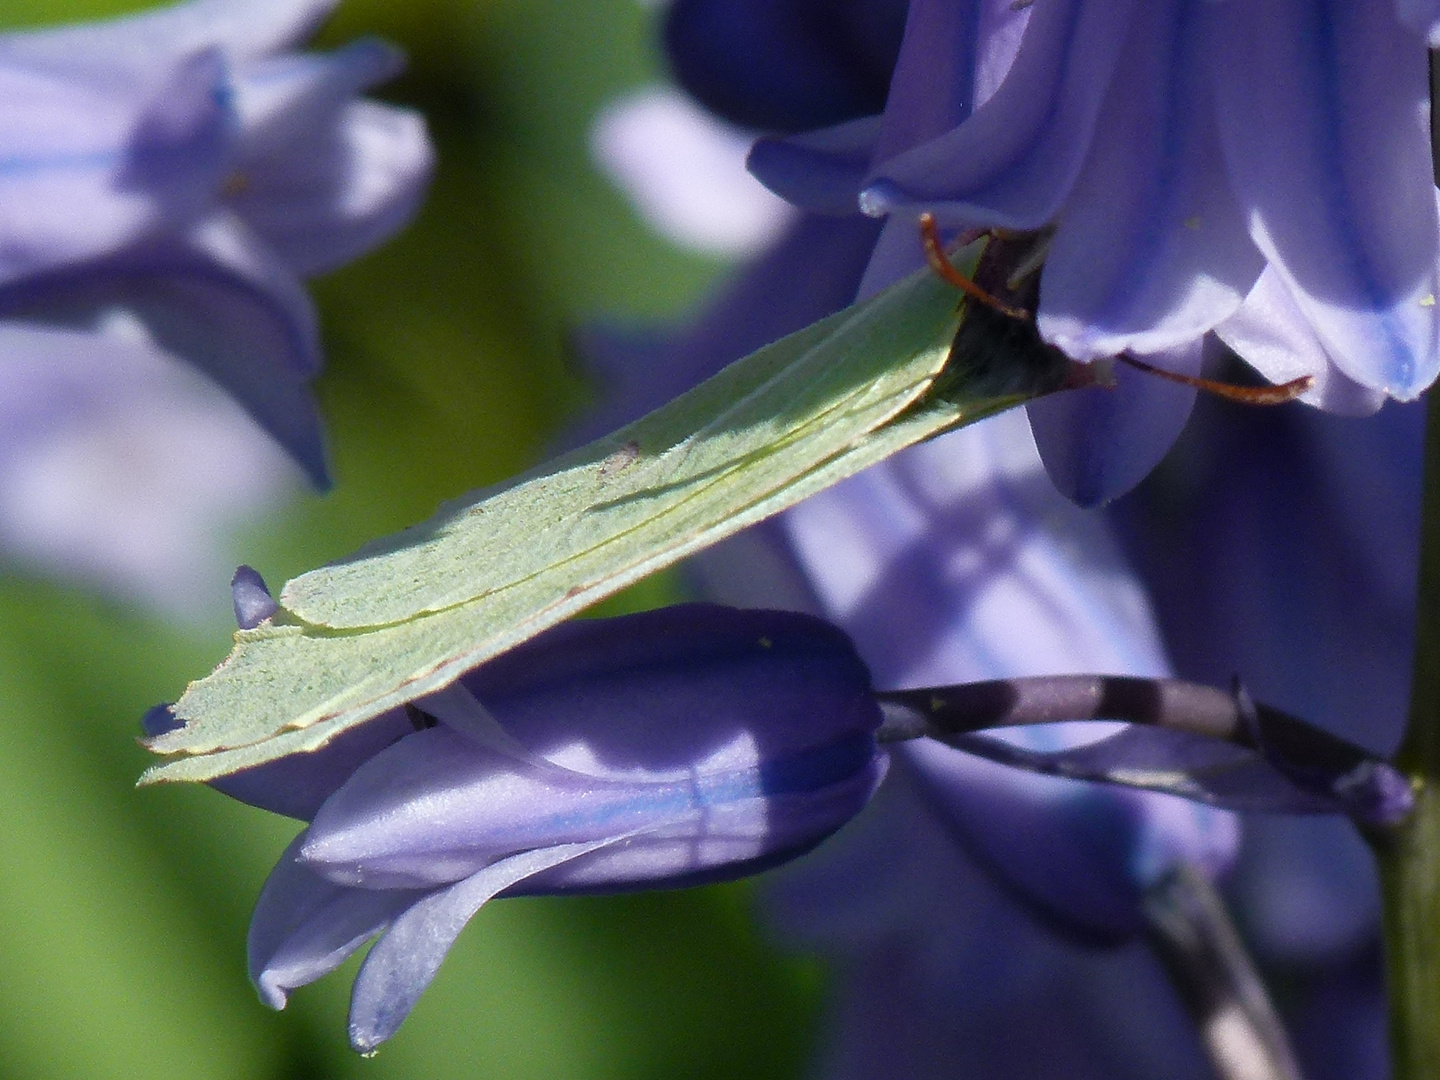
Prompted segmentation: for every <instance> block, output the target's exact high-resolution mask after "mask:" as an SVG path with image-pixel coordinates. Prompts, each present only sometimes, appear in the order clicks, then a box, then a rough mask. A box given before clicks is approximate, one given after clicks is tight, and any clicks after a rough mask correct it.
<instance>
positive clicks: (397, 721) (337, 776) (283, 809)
mask: <svg viewBox="0 0 1440 1080" xmlns="http://www.w3.org/2000/svg"><path fill="white" fill-rule="evenodd" d="M414 730H415V729H414V727H413V726H412V725H411V723H410V721H409V720H408V719H407V718H406V716H405V714H404V713H403V712H401V711H400V710H398V709H397V710H394V711H393V712H388V713H386V714H384V715H383V716H379V717H376V718H375V719H374V720H371V721H370V722H369V723H366V724H361V725H360V726H359V727H356V728H351V729H350V730H348V731H345V732H342V733H341V734H340V735H339V736H337V737H336V738H334V739H331V740H330V741H329V742H328V743H326V744H325V745H324V746H322V747H321V748H320V749H319V750H315V751H312V752H310V753H305V754H292V755H291V756H289V757H284V758H280V759H278V760H276V761H272V762H269V763H268V764H265V765H260V766H257V767H255V768H253V769H244V770H242V771H240V772H237V773H233V774H232V775H230V776H225V777H222V778H220V779H219V780H214V781H212V782H211V784H210V786H211V787H213V788H215V789H216V790H217V791H222V792H224V793H225V794H226V795H229V796H230V797H231V798H232V799H238V800H239V801H240V802H243V803H248V804H249V805H251V806H258V807H259V808H260V809H262V810H269V811H270V812H271V813H272V814H284V815H285V816H286V817H292V818H298V819H299V820H301V821H309V820H310V819H311V818H313V817H314V816H315V814H316V812H317V811H318V810H319V809H320V807H321V805H322V804H323V803H324V802H325V800H326V799H328V798H329V797H330V796H331V795H333V794H334V793H335V792H336V790H337V789H339V787H340V785H342V784H343V783H345V781H346V780H348V779H350V777H351V775H352V774H353V773H354V772H355V770H356V769H358V768H359V767H360V766H361V765H362V764H363V763H364V762H366V761H368V760H369V759H370V758H372V757H374V756H375V755H376V754H378V753H380V752H381V751H382V750H384V749H385V748H386V747H387V746H389V745H391V744H392V743H394V742H396V741H397V740H399V739H401V738H403V737H404V736H406V735H410V734H413V733H414Z"/></svg>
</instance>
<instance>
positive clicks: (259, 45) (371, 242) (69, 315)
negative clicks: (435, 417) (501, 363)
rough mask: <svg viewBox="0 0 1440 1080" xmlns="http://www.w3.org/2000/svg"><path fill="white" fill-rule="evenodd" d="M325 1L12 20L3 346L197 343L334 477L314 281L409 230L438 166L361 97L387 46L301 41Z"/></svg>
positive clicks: (214, 366) (147, 347)
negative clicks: (326, 438) (82, 20)
mask: <svg viewBox="0 0 1440 1080" xmlns="http://www.w3.org/2000/svg"><path fill="white" fill-rule="evenodd" d="M333 3H334V0H261V2H258V3H257V2H253V0H191V2H189V3H182V4H178V5H175V6H173V7H169V8H164V9H161V10H158V11H154V12H149V13H146V14H142V15H137V16H133V17H129V18H124V19H117V20H114V21H110V22H99V23H91V24H84V25H76V26H65V27H59V28H55V29H45V30H38V31H27V32H17V33H10V34H5V35H0V87H3V93H4V97H5V102H6V108H5V114H4V118H3V120H0V327H3V329H4V349H3V353H0V355H3V356H4V357H6V358H12V357H23V356H25V355H27V354H28V353H30V352H34V351H42V352H45V353H48V354H56V353H60V354H64V355H73V356H74V357H76V358H77V362H83V363H88V364H90V365H92V366H93V367H94V368H95V369H96V370H103V369H104V368H105V367H106V365H107V364H109V363H111V356H112V353H113V354H117V355H118V356H119V358H120V359H119V360H117V361H115V362H116V363H122V362H123V361H124V360H125V358H126V355H127V352H134V351H136V350H139V351H140V352H142V353H147V354H150V355H154V356H157V357H159V358H161V362H165V363H174V362H175V361H176V360H180V361H183V362H185V363H188V364H190V365H193V367H194V368H196V369H198V370H199V371H200V372H202V373H203V374H204V375H206V376H207V377H208V378H210V379H212V380H213V381H214V382H216V383H218V384H219V385H220V386H221V387H223V388H224V389H225V390H226V391H227V392H228V393H229V394H230V395H232V396H233V397H234V399H235V400H236V401H238V402H239V403H240V404H241V405H242V406H243V407H244V408H245V409H246V410H247V411H248V412H249V414H250V415H251V416H252V417H253V418H254V419H255V421H256V422H257V423H259V424H260V425H261V426H262V427H263V428H264V429H265V430H266V431H268V432H269V433H270V434H271V435H272V436H273V437H274V438H275V439H276V440H277V441H278V442H279V443H280V444H281V445H282V446H284V447H285V449H286V450H287V451H288V452H289V453H290V454H291V455H293V456H294V458H295V459H296V461H298V462H299V463H300V465H301V466H302V467H303V468H304V469H305V471H306V472H307V473H308V474H309V475H310V477H311V478H312V480H314V481H315V482H316V483H318V484H321V485H324V484H325V483H326V482H327V476H326V465H325V452H324V445H323V439H322V435H321V428H320V421H319V418H318V415H317V413H316V408H315V403H314V400H313V398H312V396H311V394H310V390H309V385H308V384H309V382H310V380H311V379H312V378H314V376H315V374H316V372H317V370H318V369H319V366H320V350H319V340H318V332H317V325H316V317H315V311H314V308H313V305H312V304H311V301H310V299H309V297H308V296H307V295H306V293H305V290H304V288H303V285H302V279H303V278H305V277H308V276H311V275H314V274H318V273H322V272H324V271H326V270H329V269H332V268H334V267H336V266H338V265H340V264H341V263H344V262H347V261H349V260H351V259H353V258H355V257H356V256H358V255H360V254H361V253H363V252H364V251H366V250H368V249H370V248H371V247H373V246H375V245H376V244H377V243H379V242H380V241H381V240H383V239H385V238H386V237H388V236H389V235H391V234H392V233H394V232H395V231H396V230H397V229H399V228H400V227H401V226H402V225H403V224H404V223H405V222H406V221H407V220H408V219H409V217H410V215H411V213H412V212H413V210H414V209H415V207H416V205H417V203H418V201H419V198H420V196H421V194H422V193H423V191H424V188H425V185H426V180H427V178H428V174H429V170H430V166H431V151H430V147H429V144H428V142H427V139H426V136H425V130H424V124H423V121H422V120H421V119H420V117H419V116H418V115H417V114H415V113H413V112H411V111H409V110H404V109H398V108H394V107H391V106H385V105H380V104H378V103H375V102H371V101H367V100H365V99H363V98H360V97H359V96H358V95H359V94H361V93H362V92H363V91H364V90H365V89H367V88H368V87H370V86H372V85H374V84H376V83H378V82H381V81H384V80H385V79H388V78H390V77H391V76H393V75H394V74H395V73H396V72H397V71H398V70H399V68H400V65H401V59H400V57H399V55H398V54H397V53H396V51H395V50H394V49H392V48H390V47H389V46H387V45H385V44H383V43H380V42H377V41H368V40H366V41H358V42H355V43H353V44H351V45H349V46H346V47H344V48H342V49H339V50H337V51H335V52H331V53H326V54H322V53H300V52H296V51H294V49H295V46H296V44H297V43H298V42H299V41H301V40H303V39H304V38H305V37H306V36H307V35H308V34H309V33H310V32H311V30H312V29H313V28H314V27H315V25H316V24H317V23H318V22H319V20H320V19H321V18H322V17H323V16H324V15H325V14H326V13H327V12H328V11H329V9H330V8H331V7H332V6H333ZM7 362H9V360H8V359H7ZM64 405H65V403H64V402H63V401H46V402H44V403H37V404H36V406H35V407H36V409H37V410H38V409H41V408H48V410H49V411H50V413H51V414H52V415H53V414H55V413H63V411H64Z"/></svg>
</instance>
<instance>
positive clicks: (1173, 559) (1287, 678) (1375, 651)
mask: <svg viewBox="0 0 1440 1080" xmlns="http://www.w3.org/2000/svg"><path fill="white" fill-rule="evenodd" d="M1423 443H1424V409H1423V408H1422V407H1421V406H1418V405H1404V406H1396V405H1389V406H1386V407H1385V408H1384V409H1382V410H1381V411H1380V412H1379V413H1378V415H1376V416H1373V417H1369V418H1365V419H1363V420H1356V419H1343V420H1342V419H1336V418H1331V417H1326V416H1323V415H1320V414H1316V413H1313V412H1310V411H1308V410H1303V409H1297V408H1286V409H1284V410H1281V411H1280V412H1279V413H1278V414H1275V415H1258V414H1254V413H1250V412H1246V411H1238V412H1237V411H1236V410H1233V409H1227V408H1225V407H1224V406H1223V405H1217V404H1215V403H1210V402H1204V401H1202V402H1201V403H1200V404H1199V406H1198V407H1197V409H1196V415H1195V417H1194V419H1193V421H1192V423H1191V425H1190V427H1189V428H1188V429H1187V430H1186V432H1185V434H1184V435H1183V436H1182V437H1181V439H1180V441H1179V442H1178V443H1177V445H1176V449H1175V451H1174V456H1173V457H1172V459H1170V460H1169V461H1167V462H1166V463H1165V465H1163V466H1162V468H1161V469H1160V470H1159V471H1158V472H1157V473H1156V474H1155V475H1154V476H1152V477H1151V478H1150V479H1149V480H1147V481H1146V483H1145V484H1143V485H1141V486H1140V488H1139V489H1138V490H1137V491H1136V493H1135V495H1134V496H1133V497H1131V498H1127V499H1125V500H1121V501H1120V502H1118V503H1116V505H1115V507H1114V508H1113V510H1112V511H1111V514H1112V516H1113V517H1114V519H1115V520H1116V522H1117V524H1118V525H1119V527H1120V531H1121V534H1122V535H1123V536H1124V538H1125V542H1126V546H1127V548H1128V550H1129V551H1130V553H1131V557H1132V559H1133V561H1134V563H1135V565H1136V567H1137V569H1138V570H1139V572H1140V573H1141V575H1142V576H1143V577H1144V579H1145V580H1146V583H1147V586H1148V591H1149V593H1150V595H1151V596H1152V597H1153V598H1154V601H1155V604H1156V610H1157V613H1158V617H1159V620H1160V623H1161V626H1162V628H1163V630H1164V633H1165V635H1166V639H1167V641H1168V642H1169V644H1170V646H1171V649H1172V651H1173V654H1174V656H1175V658H1176V663H1177V667H1178V668H1179V670H1180V672H1181V673H1182V674H1184V675H1186V676H1188V677H1192V678H1197V679H1208V678H1211V677H1213V676H1214V675H1215V674H1216V673H1217V672H1221V671H1229V670H1234V669H1235V668H1236V667H1237V666H1239V665H1242V664H1243V665H1244V669H1245V670H1246V672H1247V677H1249V678H1250V681H1251V683H1252V685H1253V686H1254V688H1255V691H1256V693H1257V694H1259V695H1263V696H1264V697H1265V699H1266V700H1268V701H1271V702H1274V703H1275V704H1277V705H1279V706H1281V707H1284V708H1288V709H1292V710H1297V711H1303V712H1304V714H1305V715H1306V716H1308V717H1313V718H1314V720H1315V721H1316V722H1317V723H1319V724H1322V725H1324V726H1326V727H1328V728H1329V729H1330V730H1332V731H1335V732H1336V733H1338V734H1340V735H1343V736H1344V737H1346V738H1348V739H1351V740H1354V741H1356V742H1359V743H1362V744H1364V745H1366V746H1369V747H1371V748H1372V749H1374V750H1377V751H1379V752H1382V753H1388V752H1391V751H1393V749H1394V747H1395V746H1396V744H1397V743H1398V742H1399V740H1400V737H1401V733H1402V731H1403V729H1404V723H1405V716H1406V709H1407V702H1408V697H1409V687H1410V670H1411V660H1412V655H1413V651H1414V618H1415V614H1414V613H1415V596H1416V576H1417V560H1418V551H1419V534H1420V491H1421V474H1422V469H1423V460H1424V446H1423ZM1231 888H1232V892H1233V895H1234V897H1235V899H1236V901H1237V910H1238V912H1239V915H1240V918H1241V920H1242V922H1243V924H1244V926H1245V929H1246V932H1247V935H1248V936H1249V938H1250V939H1251V941H1252V942H1253V943H1254V946H1255V948H1256V950H1257V952H1258V954H1259V955H1260V956H1261V957H1262V959H1264V960H1266V961H1267V962H1269V963H1270V964H1272V965H1274V966H1276V967H1277V968H1278V969H1279V970H1282V971H1287V972H1290V973H1292V976H1293V975H1294V974H1295V973H1304V974H1306V975H1307V976H1308V978H1309V979H1310V980H1311V981H1316V982H1318V984H1319V985H1320V986H1321V987H1322V989H1321V990H1316V991H1314V993H1313V994H1312V993H1311V992H1310V991H1309V990H1305V989H1303V988H1302V990H1301V991H1300V992H1298V993H1296V994H1294V995H1292V1000H1293V1001H1294V1002H1296V1006H1295V1009H1296V1024H1297V1026H1298V1028H1299V1029H1300V1030H1302V1031H1307V1032H1311V1033H1315V1034H1317V1035H1318V1034H1321V1033H1325V1034H1326V1036H1327V1040H1328V1043H1329V1044H1330V1045H1337V1044H1338V1042H1339V1041H1340V1040H1341V1039H1342V1038H1343V1039H1346V1040H1348V1041H1347V1043H1346V1045H1348V1046H1352V1047H1369V1048H1370V1049H1369V1050H1367V1051H1365V1053H1366V1055H1367V1056H1368V1057H1369V1058H1370V1059H1372V1060H1374V1059H1375V1058H1376V1057H1377V1056H1378V1058H1379V1059H1381V1063H1382V1064H1383V1031H1384V1023H1385V1010H1384V1005H1383V993H1384V988H1383V979H1382V978H1381V977H1379V975H1378V973H1377V971H1376V966H1377V961H1376V960H1375V954H1376V953H1377V952H1378V935H1379V914H1380V912H1379V893H1378V888H1377V884H1376V880H1375V871H1374V866H1373V861H1372V857H1371V855H1370V852H1369V851H1368V850H1367V849H1366V848H1365V847H1364V845H1363V844H1361V842H1360V841H1359V839H1358V838H1357V837H1356V836H1355V834H1354V832H1353V830H1351V829H1349V828H1347V827H1346V826H1345V825H1344V823H1341V822H1336V821H1329V820H1325V819H1308V818H1307V819H1292V818H1274V819H1270V818H1259V819H1256V820H1255V821H1254V822H1253V823H1251V824H1250V825H1249V827H1248V828H1247V833H1246V844H1245V848H1244V851H1243V852H1242V857H1241V859H1240V862H1239V865H1238V866H1237V869H1236V874H1235V878H1234V880H1233V882H1232V885H1231ZM1312 998H1313V999H1314V1000H1313V1002H1312ZM1341 1000H1344V1001H1349V1002H1352V1003H1356V1007H1355V1008H1354V1009H1352V1010H1350V1011H1349V1012H1348V1013H1345V1014H1343V1015H1342V1013H1341V1011H1340V1010H1339V1009H1338V1007H1337V1006H1336V1002H1338V1001H1341ZM1312 1005H1313V1008H1315V1009H1323V1010H1324V1011H1325V1013H1326V1018H1325V1019H1324V1020H1323V1021H1319V1020H1317V1019H1316V1018H1315V1017H1313V1016H1312V1015H1310V1013H1311V1006H1312ZM1346 1017H1348V1018H1349V1020H1351V1021H1353V1023H1351V1024H1350V1025H1349V1027H1348V1029H1347V1027H1346V1024H1345V1022H1344V1021H1345V1018H1346ZM1342 1033H1343V1034H1342ZM1377 1047H1378V1048H1381V1049H1380V1050H1376V1049H1375V1048H1377ZM1299 1049H1300V1050H1301V1052H1302V1053H1304V1052H1305V1050H1306V1044H1305V1042H1304V1041H1303V1040H1302V1042H1301V1044H1300V1046H1299ZM1354 1053H1359V1050H1358V1049H1351V1050H1339V1049H1337V1051H1336V1054H1335V1055H1332V1058H1333V1062H1340V1061H1344V1060H1345V1055H1348V1054H1354ZM1333 1062H1332V1063H1327V1062H1326V1061H1325V1060H1322V1058H1321V1057H1319V1056H1317V1058H1316V1060H1315V1062H1314V1063H1313V1064H1312V1065H1311V1067H1310V1069H1309V1071H1307V1075H1315V1076H1318V1077H1330V1076H1334V1077H1337V1078H1338V1077H1340V1076H1350V1075H1354V1076H1383V1075H1384V1070H1383V1069H1382V1068H1380V1067H1379V1066H1375V1067H1372V1068H1369V1069H1368V1070H1366V1071H1364V1072H1361V1071H1359V1070H1358V1067H1357V1069H1356V1070H1355V1071H1352V1072H1346V1071H1344V1069H1343V1068H1341V1067H1338V1066H1337V1065H1335V1064H1334V1063H1333Z"/></svg>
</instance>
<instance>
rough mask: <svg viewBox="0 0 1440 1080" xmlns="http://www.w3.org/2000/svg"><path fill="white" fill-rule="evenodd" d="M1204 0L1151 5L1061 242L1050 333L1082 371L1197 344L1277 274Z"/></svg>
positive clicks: (1066, 216) (1043, 323)
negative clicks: (1224, 130) (1215, 65)
mask: <svg viewBox="0 0 1440 1080" xmlns="http://www.w3.org/2000/svg"><path fill="white" fill-rule="evenodd" d="M1205 2H1206V0H1152V2H1149V3H1146V4H1143V5H1141V8H1140V10H1139V11H1138V12H1137V14H1136V17H1135V20H1134V23H1133V25H1132V26H1131V29H1130V36H1129V39H1128V41H1127V42H1126V44H1125V51H1124V52H1123V53H1122V55H1121V58H1120V62H1119V65H1118V67H1117V69H1116V73H1115V77H1114V79H1113V80H1112V81H1111V84H1110V90H1109V93H1108V95H1107V96H1106V99H1105V103H1104V105H1103V107H1102V109H1101V112H1100V118H1099V120H1098V122H1097V123H1096V125H1095V134H1094V137H1093V138H1092V139H1091V142H1090V151H1089V155H1088V157H1087V158H1086V161H1085V166H1084V168H1083V169H1082V170H1081V173H1080V176H1079V178H1078V179H1077V180H1076V183H1075V187H1074V189H1073V190H1072V192H1071V194H1070V198H1069V200H1068V201H1067V203H1066V207H1065V210H1064V211H1063V212H1062V214H1061V217H1060V227H1059V230H1058V231H1057V232H1056V234H1055V237H1054V240H1053V241H1052V243H1051V245H1050V250H1049V255H1048V257H1047V258H1046V260H1045V270H1044V276H1043V277H1042V279H1041V289H1040V311H1039V323H1040V332H1041V335H1042V336H1043V337H1044V338H1045V340H1046V341H1049V342H1050V343H1051V344H1053V345H1056V346H1058V347H1059V348H1061V349H1062V350H1064V351H1065V352H1066V353H1067V354H1068V355H1070V356H1072V357H1074V358H1076V359H1078V360H1092V359H1095V358H1097V357H1102V356H1114V355H1115V354H1117V353H1121V352H1125V351H1126V350H1133V351H1135V352H1137V353H1152V352H1157V351H1159V350H1161V349H1170V348H1174V347H1176V346H1178V345H1180V344H1182V343H1185V342H1189V341H1192V340H1194V339H1195V338H1198V337H1200V336H1201V335H1203V334H1204V333H1205V332H1206V331H1208V330H1210V329H1211V328H1212V327H1213V326H1215V324H1216V323H1218V322H1220V321H1221V320H1223V319H1224V318H1226V317H1227V316H1229V315H1230V314H1231V313H1232V312H1234V311H1235V309H1236V308H1238V307H1239V306H1240V302H1241V300H1242V299H1243V298H1244V297H1245V295H1246V293H1248V292H1249V291H1250V288H1251V286H1252V285H1254V283H1255V279H1256V278H1257V277H1258V276H1259V274H1260V271H1261V269H1262V268H1263V267H1264V259H1263V258H1262V257H1261V255H1260V252H1259V251H1258V250H1256V248H1255V245H1254V244H1252V243H1251V242H1250V239H1249V236H1248V234H1247V232H1246V221H1245V217H1244V215H1243V214H1242V213H1241V212H1240V208H1239V206H1238V205H1237V204H1236V202H1235V198H1234V196H1233V195H1232V194H1231V191H1230V182H1229V177H1228V176H1227V174H1226V172H1225V166H1224V159H1223V157H1222V155H1221V153H1220V146H1219V142H1218V136H1217V133H1216V128H1215V118H1214V101H1213V97H1212V91H1211V86H1210V80H1209V74H1208V72H1207V70H1206V68H1205V65H1206V63H1207V61H1208V59H1209V55H1208V52H1207V50H1206V42H1205V39H1204V32H1205V26H1204V24H1203V23H1202V21H1201V18H1200V9H1201V8H1202V7H1203V6H1204V5H1205Z"/></svg>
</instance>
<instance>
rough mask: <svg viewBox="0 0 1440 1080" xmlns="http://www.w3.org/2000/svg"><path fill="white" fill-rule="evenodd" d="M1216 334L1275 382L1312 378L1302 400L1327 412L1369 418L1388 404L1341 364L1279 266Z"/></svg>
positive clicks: (1266, 273)
mask: <svg viewBox="0 0 1440 1080" xmlns="http://www.w3.org/2000/svg"><path fill="white" fill-rule="evenodd" d="M1215 336H1216V337H1218V338H1219V339H1220V340H1221V341H1223V342H1225V344H1226V345H1228V346H1230V348H1232V349H1234V350H1235V352H1236V353H1238V354H1239V355H1240V356H1241V357H1242V358H1243V359H1244V360H1245V362H1246V363H1248V364H1249V365H1250V366H1251V367H1253V368H1254V369H1255V370H1256V371H1258V372H1259V373H1260V374H1261V375H1264V376H1265V378H1267V379H1269V380H1270V381H1271V382H1272V383H1283V382H1289V381H1290V380H1291V379H1299V378H1302V377H1304V376H1306V375H1308V376H1310V378H1312V379H1314V380H1315V382H1314V385H1312V386H1311V388H1310V389H1309V390H1307V391H1305V393H1303V394H1301V395H1300V400H1301V401H1303V402H1305V403H1306V404H1309V405H1314V406H1316V407H1317V408H1320V409H1323V410H1325V411H1326V412H1330V413H1339V414H1340V415H1342V416H1369V415H1370V414H1371V413H1373V412H1375V410H1376V409H1378V408H1380V406H1381V405H1382V404H1384V402H1385V395H1384V393H1383V392H1382V391H1380V390H1375V389H1372V388H1370V387H1367V386H1362V385H1360V384H1359V383H1357V382H1356V381H1355V380H1354V379H1351V378H1350V377H1349V376H1348V375H1346V374H1345V373H1344V372H1342V371H1341V370H1340V369H1339V368H1338V367H1336V366H1335V363H1334V361H1333V360H1331V359H1330V354H1329V353H1328V352H1327V351H1326V350H1325V346H1324V345H1323V344H1321V342H1320V339H1319V338H1318V337H1316V335H1315V328H1314V327H1313V326H1311V324H1310V321H1309V320H1308V319H1306V318H1305V315H1304V313H1303V312H1302V311H1301V310H1300V305H1299V304H1297V303H1296V302H1295V295H1294V293H1293V292H1292V291H1291V289H1290V286H1289V285H1288V284H1286V282H1285V279H1284V278H1283V277H1282V276H1281V275H1280V273H1279V271H1277V270H1276V269H1275V268H1274V267H1266V269H1265V271H1264V272H1263V273H1262V274H1261V275H1260V278H1259V280H1258V281H1256V282H1255V287H1254V288H1253V289H1251V290H1250V295H1249V296H1247V297H1246V298H1245V302H1244V303H1243V304H1241V305H1240V308H1239V310H1238V311H1236V312H1235V314H1234V315H1232V316H1231V317H1230V318H1229V319H1227V320H1225V321H1224V322H1223V323H1221V324H1220V325H1219V326H1217V327H1216V328H1215Z"/></svg>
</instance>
